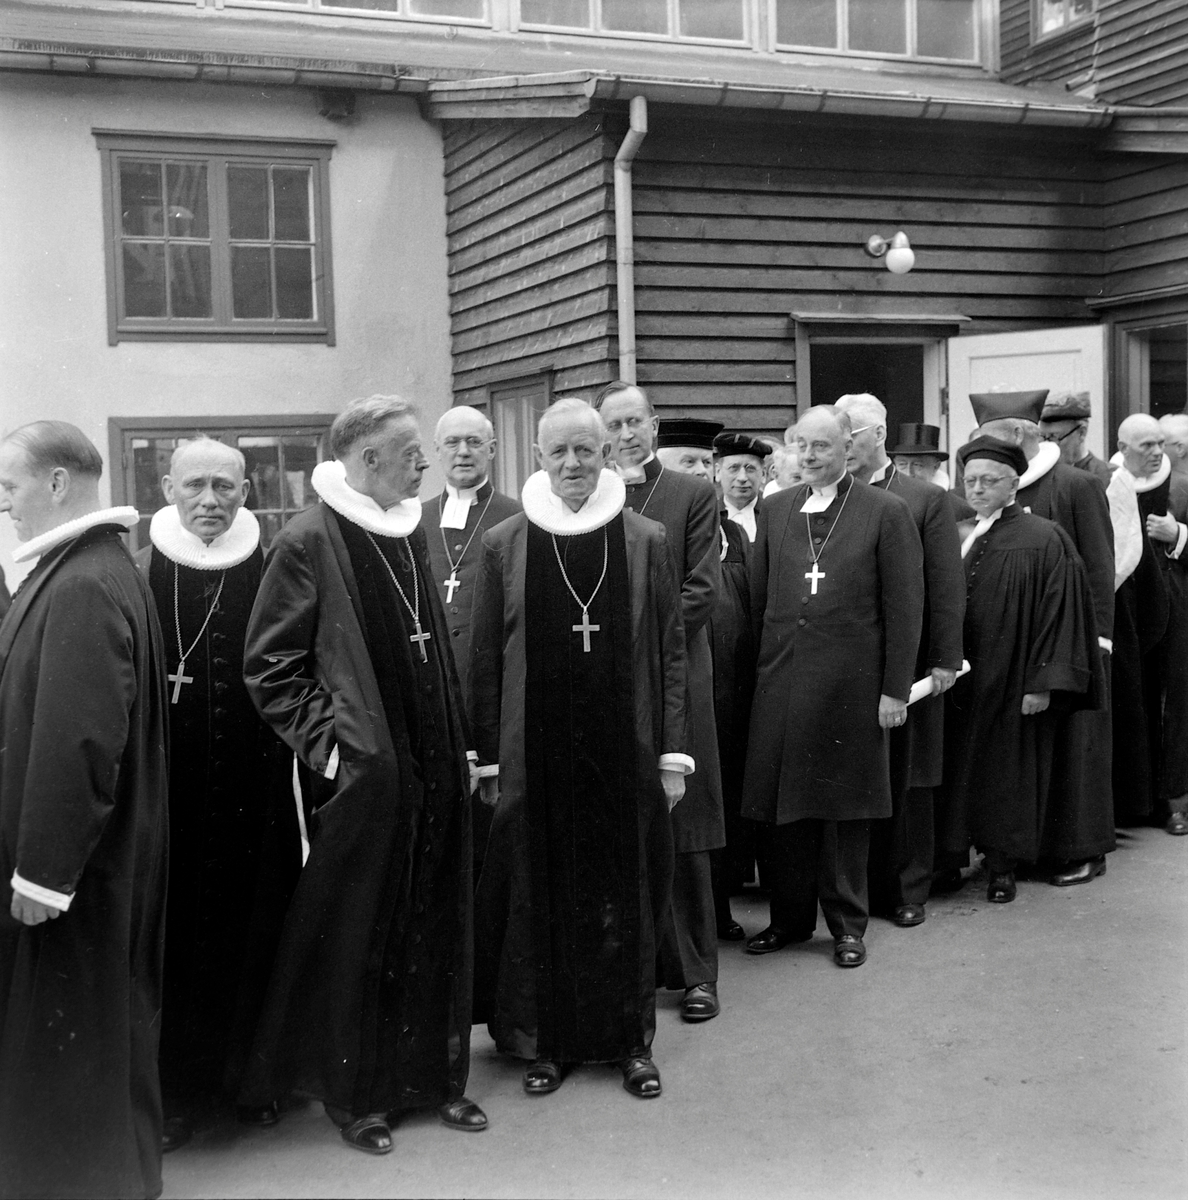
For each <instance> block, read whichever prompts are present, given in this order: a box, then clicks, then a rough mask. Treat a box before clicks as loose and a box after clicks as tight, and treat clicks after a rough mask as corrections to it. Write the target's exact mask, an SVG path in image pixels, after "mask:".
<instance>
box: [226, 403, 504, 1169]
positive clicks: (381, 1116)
mask: <svg viewBox="0 0 1188 1200" xmlns="http://www.w3.org/2000/svg"><path fill="white" fill-rule="evenodd" d="M330 445H331V451H332V453H333V454H334V459H333V460H332V461H327V462H324V463H319V464H318V466H317V467H316V468H315V469H314V473H313V477H312V483H313V487H314V490H315V491H316V492H317V493H318V496H319V497H320V499H321V503H320V504H318V505H317V506H316V507H315V508H312V509H307V510H306V511H305V512H303V513H300V514H299V515H298V516H296V517H294V518H293V519H292V520H291V521H290V522H289V524H288V525H286V526H285V528H284V529H283V530H282V531H281V533H280V535H279V536H278V537H277V539H276V540H275V541H274V542H273V544H272V547H271V549H270V552H269V557H268V563H267V565H266V567H265V569H264V577H263V579H262V581H261V583H260V590H259V593H258V595H257V597H256V604H255V607H254V608H253V610H252V616H251V620H250V622H249V624H248V632H247V648H246V653H245V656H244V671H245V675H246V679H247V686H248V691H249V693H250V694H251V697H252V699H253V701H254V702H255V704H256V707H257V708H258V709H259V711H260V713H261V715H262V716H263V717H264V719H265V720H266V721H267V722H268V723H269V724H270V725H271V726H272V727H273V729H274V730H276V732H277V733H278V734H279V735H280V736H281V737H282V738H283V739H284V740H285V742H286V743H287V744H288V745H289V746H290V747H291V748H292V749H293V751H294V752H295V753H296V754H297V756H298V758H299V759H300V760H301V762H302V763H303V764H304V765H305V766H306V767H307V768H309V770H310V771H311V773H312V774H313V775H315V776H319V777H320V782H319V788H318V794H317V795H315V797H314V807H315V811H314V813H313V818H312V823H311V826H310V829H309V835H310V836H309V843H310V845H309V857H308V859H307V861H306V864H305V867H304V869H303V871H302V873H301V878H300V880H299V882H298V884H297V889H296V891H295V893H294V896H293V901H292V904H291V905H290V908H289V913H288V917H287V919H286V921H285V928H284V934H283V936H282V939H281V944H280V949H279V951H278V953H277V957H276V965H275V967H274V969H273V973H272V982H271V984H270V986H269V990H268V999H267V1002H266V1004H265V1010H264V1015H263V1018H262V1020H261V1023H260V1027H259V1029H258V1031H257V1034H256V1039H255V1043H254V1045H253V1050H252V1055H251V1058H250V1060H249V1063H248V1068H247V1072H246V1075H245V1079H244V1084H243V1088H242V1090H241V1093H240V1103H241V1104H244V1105H249V1106H253V1107H255V1106H261V1105H266V1104H268V1103H270V1102H271V1101H273V1100H276V1099H278V1098H280V1097H283V1096H284V1095H286V1094H287V1093H288V1092H290V1091H292V1090H300V1091H303V1092H306V1093H308V1094H310V1095H313V1096H316V1097H318V1098H319V1099H321V1100H322V1101H324V1102H325V1104H326V1109H327V1113H328V1115H329V1116H330V1117H331V1119H332V1120H334V1121H335V1122H336V1123H337V1124H338V1125H339V1127H340V1128H341V1130H342V1135H343V1138H344V1139H345V1140H346V1141H347V1143H348V1144H350V1145H352V1146H355V1147H357V1148H358V1149H361V1150H365V1151H368V1152H370V1153H373V1154H386V1153H387V1152H388V1151H389V1150H391V1148H392V1139H391V1130H390V1128H389V1126H390V1123H391V1122H392V1121H393V1120H395V1119H396V1118H397V1117H398V1116H399V1115H400V1114H401V1113H403V1112H405V1111H407V1110H410V1109H416V1108H427V1107H432V1108H436V1109H437V1111H438V1114H439V1115H440V1117H441V1119H442V1120H443V1121H444V1122H445V1123H446V1124H447V1125H449V1126H451V1127H452V1128H456V1129H462V1130H476V1129H483V1128H485V1127H486V1124H487V1119H486V1117H485V1116H484V1114H483V1113H482V1111H481V1109H479V1107H478V1106H477V1105H476V1104H474V1103H473V1102H472V1101H470V1100H468V1099H467V1098H466V1097H465V1095H464V1094H463V1093H464V1090H465V1086H466V1078H467V1073H468V1069H469V1053H470V1024H471V967H472V947H473V938H472V928H471V918H472V895H473V892H472V883H471V845H470V801H469V796H470V792H471V790H472V788H471V782H472V781H471V779H470V772H469V771H468V769H467V751H466V747H465V742H464V734H463V722H464V717H463V712H462V708H461V700H460V696H459V692H458V684H457V676H456V674H455V671H454V664H453V659H452V658H451V656H450V653H449V651H448V650H447V649H446V646H447V643H448V633H447V629H446V624H445V618H444V615H443V613H442V610H441V602H440V601H439V600H438V598H437V592H436V590H435V589H434V587H433V586H432V583H431V576H430V575H429V568H428V561H427V557H426V550H425V534H424V532H423V531H422V530H421V529H420V528H418V526H419V522H420V517H421V506H420V502H419V501H418V500H417V499H416V495H417V490H418V489H419V487H420V482H421V475H422V473H423V472H424V471H425V469H426V467H427V466H428V463H427V461H426V460H425V457H424V454H423V452H422V449H421V440H420V432H419V429H418V426H417V416H416V409H415V408H414V407H413V406H412V405H410V404H409V403H408V402H407V401H404V400H401V399H400V398H399V397H395V396H372V397H369V398H368V399H366V400H356V401H354V402H352V403H351V404H349V405H348V406H347V407H346V409H344V410H343V412H341V413H340V414H339V415H338V417H337V418H335V421H334V424H333V425H332V426H331V429H330Z"/></svg>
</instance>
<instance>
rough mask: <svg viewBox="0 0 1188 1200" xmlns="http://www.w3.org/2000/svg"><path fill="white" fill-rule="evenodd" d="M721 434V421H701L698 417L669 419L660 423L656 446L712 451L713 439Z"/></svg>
mask: <svg viewBox="0 0 1188 1200" xmlns="http://www.w3.org/2000/svg"><path fill="white" fill-rule="evenodd" d="M721 432H722V422H721V421H703V420H702V419H701V418H700V417H669V418H666V419H665V420H663V421H661V422H660V432H659V433H658V434H657V435H656V446H657V448H663V447H665V446H693V447H694V448H695V449H697V450H712V449H713V448H714V438H715V437H716V436H717V435H718V434H719V433H721Z"/></svg>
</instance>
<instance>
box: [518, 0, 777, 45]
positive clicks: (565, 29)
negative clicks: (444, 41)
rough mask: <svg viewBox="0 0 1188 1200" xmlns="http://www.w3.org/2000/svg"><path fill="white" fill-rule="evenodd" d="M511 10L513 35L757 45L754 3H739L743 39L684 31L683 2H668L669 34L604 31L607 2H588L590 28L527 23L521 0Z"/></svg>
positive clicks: (684, 43) (681, 43) (676, 0)
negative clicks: (522, 32)
mask: <svg viewBox="0 0 1188 1200" xmlns="http://www.w3.org/2000/svg"><path fill="white" fill-rule="evenodd" d="M507 2H508V8H509V10H510V12H509V17H510V26H511V30H512V32H515V33H518V32H520V31H521V30H523V31H524V32H525V33H546V34H562V35H564V36H566V37H593V38H613V39H614V40H616V41H629V42H652V43H657V42H659V43H664V44H669V45H680V46H730V47H734V48H738V49H743V50H747V49H753V48H754V46H755V45H756V32H757V31H756V28H755V25H756V22H755V12H754V4H753V2H752V0H736V3H737V4H738V6H739V8H740V9H741V11H742V18H743V33H742V37H741V38H708V37H691V36H688V35H686V34H682V33H681V32H680V26H681V20H680V0H667V7H668V27H669V32H668V33H637V32H634V31H632V30H628V29H600V28H599V27H598V26H599V23H600V21H601V17H602V3H603V0H586V4H587V8H588V11H589V13H590V24H589V25H588V26H577V25H547V24H543V23H540V22H533V21H525V20H524V19H523V17H522V16H521V0H507Z"/></svg>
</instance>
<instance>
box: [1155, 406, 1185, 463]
mask: <svg viewBox="0 0 1188 1200" xmlns="http://www.w3.org/2000/svg"><path fill="white" fill-rule="evenodd" d="M1159 428H1160V429H1162V430H1163V452H1164V454H1166V455H1167V460H1168V462H1170V463H1171V469H1172V474H1173V475H1179V476H1181V477H1182V478H1185V479H1188V413H1169V414H1168V415H1167V416H1165V417H1160V418H1159Z"/></svg>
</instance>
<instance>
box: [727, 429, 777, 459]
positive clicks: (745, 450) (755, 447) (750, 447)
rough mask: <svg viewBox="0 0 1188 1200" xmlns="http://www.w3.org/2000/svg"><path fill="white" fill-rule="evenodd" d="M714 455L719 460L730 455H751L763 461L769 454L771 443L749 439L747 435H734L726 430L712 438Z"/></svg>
mask: <svg viewBox="0 0 1188 1200" xmlns="http://www.w3.org/2000/svg"><path fill="white" fill-rule="evenodd" d="M714 453H715V454H716V455H717V456H718V457H719V458H726V457H727V456H729V455H731V454H753V455H754V456H755V457H756V458H758V459H764V458H766V457H767V456H768V455H769V454H770V453H771V443H770V442H765V441H764V440H763V439H762V438H755V437H751V435H750V434H749V433H735V432H733V431H732V430H729V429H728V430H727V431H726V432H725V433H720V434H718V436H717V437H716V438H714Z"/></svg>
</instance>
